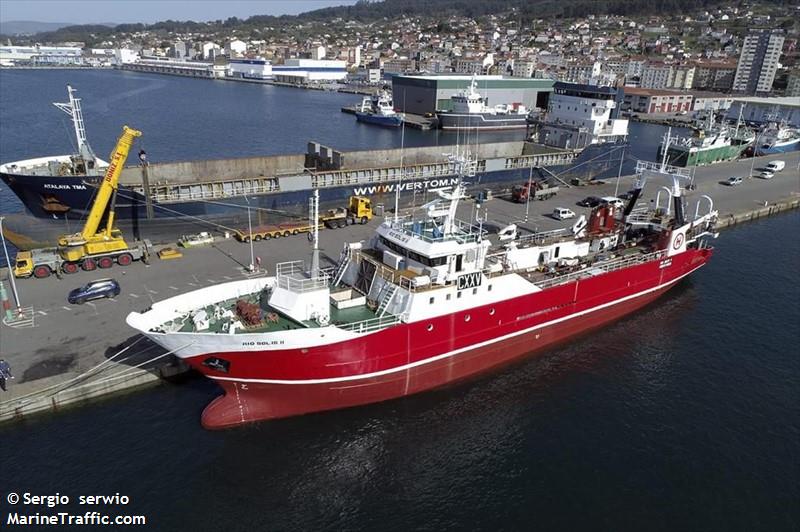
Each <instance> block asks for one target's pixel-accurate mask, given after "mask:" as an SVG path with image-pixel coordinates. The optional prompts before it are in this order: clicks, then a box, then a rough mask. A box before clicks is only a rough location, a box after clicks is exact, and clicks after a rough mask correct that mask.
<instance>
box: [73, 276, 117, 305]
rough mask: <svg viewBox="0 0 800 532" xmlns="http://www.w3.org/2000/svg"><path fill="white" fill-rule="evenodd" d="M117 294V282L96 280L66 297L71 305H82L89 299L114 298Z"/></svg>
mask: <svg viewBox="0 0 800 532" xmlns="http://www.w3.org/2000/svg"><path fill="white" fill-rule="evenodd" d="M119 293H120V288H119V283H118V282H117V281H115V280H114V279H98V280H96V281H90V282H88V283H86V284H85V285H83V286H81V287H80V288H76V289H75V290H72V291H71V292H70V293H69V295H68V296H67V301H68V302H69V303H70V304H71V305H83V304H84V303H85V302H87V301H89V300H91V299H101V298H104V297H116V296H118V295H119Z"/></svg>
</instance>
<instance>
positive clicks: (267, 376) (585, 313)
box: [187, 248, 711, 429]
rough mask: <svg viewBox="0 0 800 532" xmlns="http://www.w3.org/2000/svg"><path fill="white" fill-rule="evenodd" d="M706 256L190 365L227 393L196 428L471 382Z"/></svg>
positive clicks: (594, 323)
mask: <svg viewBox="0 0 800 532" xmlns="http://www.w3.org/2000/svg"><path fill="white" fill-rule="evenodd" d="M710 256H711V250H710V249H707V248H706V249H691V250H687V251H686V252H684V253H681V254H680V255H676V256H673V257H670V258H667V259H661V260H654V261H651V262H648V263H644V264H640V265H636V266H631V267H629V268H625V269H622V270H617V271H614V272H609V273H605V274H602V275H596V276H594V277H590V278H587V279H582V280H580V281H575V282H570V283H566V284H562V285H558V286H555V287H552V288H548V289H546V290H543V291H541V292H538V293H534V294H529V295H525V296H520V297H518V298H514V299H512V300H507V301H502V302H498V303H495V304H490V305H483V306H479V307H474V308H470V309H469V310H465V311H461V312H457V313H453V314H448V315H445V316H439V317H436V318H432V319H429V320H421V321H417V322H412V323H408V324H399V325H397V326H394V327H389V328H387V329H384V330H382V331H379V332H376V333H374V334H370V335H366V336H365V337H364V338H361V339H358V340H353V341H348V342H344V343H338V344H331V345H327V346H321V347H317V348H310V349H303V350H272V351H263V352H240V353H232V352H226V353H207V354H204V355H202V356H197V357H194V358H190V359H188V360H187V361H188V362H189V363H190V364H191V365H192V366H193V367H194V368H195V369H197V370H199V371H201V372H202V373H205V374H206V375H207V376H209V377H211V378H213V379H215V380H217V381H218V382H219V384H220V385H221V386H222V387H223V389H224V390H225V395H223V396H220V397H218V398H217V399H215V400H214V401H213V402H212V403H211V404H209V405H208V407H206V409H205V411H204V412H203V416H202V423H203V426H204V427H206V428H209V429H222V428H227V427H232V426H235V425H240V424H242V423H247V422H252V421H258V420H264V419H273V418H281V417H288V416H294V415H299V414H305V413H310V412H318V411H323V410H331V409H337V408H344V407H350V406H356V405H362V404H368V403H374V402H379V401H384V400H388V399H393V398H397V397H402V396H405V395H409V394H413V393H418V392H421V391H425V390H429V389H431V388H435V387H438V386H442V385H444V384H448V383H451V382H454V381H457V380H460V379H464V378H468V377H470V376H474V375H477V374H479V373H482V372H485V371H487V370H489V369H491V368H494V367H497V366H499V365H502V364H505V363H508V362H511V361H513V360H515V359H519V358H521V357H523V356H524V355H528V354H533V353H535V352H539V351H541V350H542V349H544V348H546V347H549V346H552V345H554V344H556V343H559V342H563V341H565V340H567V339H569V338H571V337H574V336H576V335H579V334H581V333H585V332H587V331H589V330H592V329H596V328H598V327H602V326H603V325H605V324H607V323H609V322H611V321H613V320H616V319H619V318H620V317H622V316H624V315H626V314H629V313H631V312H633V311H635V310H637V309H639V308H641V307H643V306H645V305H647V304H648V303H650V302H652V301H654V300H655V299H657V298H658V297H659V296H661V295H662V294H663V293H664V292H665V291H667V290H668V289H669V288H671V287H672V286H674V285H675V284H676V283H677V282H678V281H680V280H681V279H682V278H683V277H686V276H687V275H689V274H690V273H692V272H693V271H695V270H697V269H698V268H700V267H702V266H703V265H704V264H705V263H706V262H707V260H708V259H709V257H710ZM209 356H219V357H222V358H224V359H225V360H228V361H230V373H222V372H220V371H216V370H214V369H210V368H208V367H206V366H204V365H203V364H202V362H203V360H205V359H206V358H207V357H209Z"/></svg>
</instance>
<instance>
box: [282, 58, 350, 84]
mask: <svg viewBox="0 0 800 532" xmlns="http://www.w3.org/2000/svg"><path fill="white" fill-rule="evenodd" d="M272 77H273V79H274V80H275V81H279V82H282V83H293V84H296V85H307V84H309V83H321V82H322V83H324V82H333V81H342V80H344V79H345V78H347V63H346V62H344V61H333V60H329V59H328V60H326V59H287V60H286V62H285V63H284V64H282V65H272Z"/></svg>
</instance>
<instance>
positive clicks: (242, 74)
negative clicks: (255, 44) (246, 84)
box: [228, 57, 272, 80]
mask: <svg viewBox="0 0 800 532" xmlns="http://www.w3.org/2000/svg"><path fill="white" fill-rule="evenodd" d="M228 76H229V77H232V78H242V79H256V80H265V79H272V63H270V62H269V61H268V60H266V59H262V58H260V57H257V58H255V59H230V60H229V61H228Z"/></svg>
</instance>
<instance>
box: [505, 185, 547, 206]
mask: <svg viewBox="0 0 800 532" xmlns="http://www.w3.org/2000/svg"><path fill="white" fill-rule="evenodd" d="M529 189H533V195H532V196H530V199H534V200H540V201H543V200H546V199H550V198H552V197H553V196H555V195H556V194H557V193H558V187H554V186H550V185H548V184H547V183H540V182H539V181H531V182H530V183H523V184H522V185H516V186H515V187H514V188H512V189H511V199H512V200H513V201H515V202H517V203H525V202H527V201H528V196H529V194H530V191H529Z"/></svg>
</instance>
